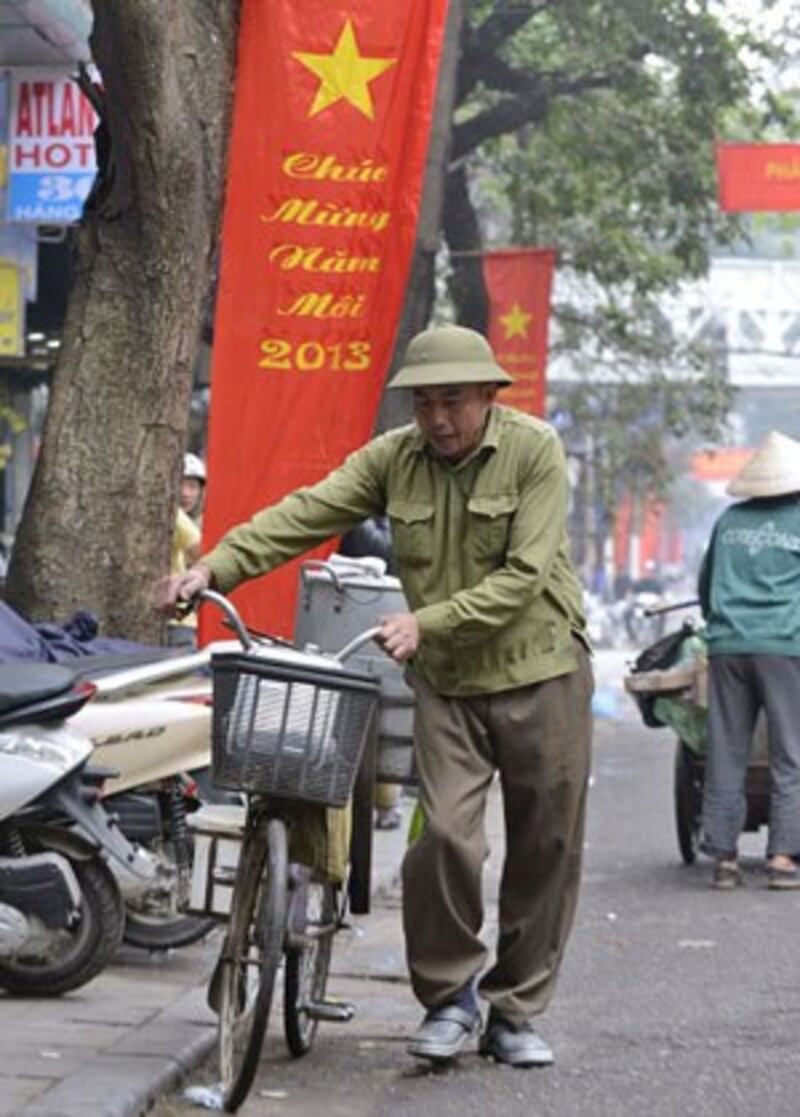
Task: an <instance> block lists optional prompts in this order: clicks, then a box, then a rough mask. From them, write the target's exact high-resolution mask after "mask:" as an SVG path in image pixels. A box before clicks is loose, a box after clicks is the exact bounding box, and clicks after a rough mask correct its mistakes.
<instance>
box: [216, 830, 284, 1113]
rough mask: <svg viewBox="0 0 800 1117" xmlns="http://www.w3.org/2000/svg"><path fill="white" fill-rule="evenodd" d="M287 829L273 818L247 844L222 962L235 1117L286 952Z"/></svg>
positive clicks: (226, 1077) (227, 1095)
mask: <svg viewBox="0 0 800 1117" xmlns="http://www.w3.org/2000/svg"><path fill="white" fill-rule="evenodd" d="M286 903H287V839H286V826H285V825H284V823H283V822H282V821H281V820H280V819H278V818H271V819H269V821H268V822H267V825H266V828H264V827H263V826H262V825H258V823H256V825H255V826H253V827H252V828H248V830H247V831H246V834H245V838H244V842H243V843H242V853H241V859H240V865H239V871H238V873H237V876H236V885H235V888H234V894H233V902H232V905H231V919H230V924H229V927H228V933H227V935H226V937H225V942H224V943H223V947H222V954H221V957H220V967H221V972H220V974H219V978H218V980H219V995H220V1012H219V1040H218V1042H219V1069H220V1078H221V1082H222V1090H223V1104H224V1106H225V1109H226V1111H227V1112H228V1113H233V1112H235V1111H236V1110H237V1109H238V1108H239V1106H240V1105H241V1104H242V1102H243V1101H244V1099H245V1098H246V1097H247V1094H248V1091H249V1090H250V1087H251V1086H252V1084H253V1079H254V1077H255V1073H256V1069H257V1067H258V1061H259V1059H260V1057H261V1048H262V1045H263V1042H264V1035H265V1033H266V1030H267V1021H268V1019H269V1011H270V1007H271V1005H272V993H273V989H274V987H275V974H276V972H277V969H278V964H279V962H280V959H281V953H282V951H283V940H284V933H285V929H286Z"/></svg>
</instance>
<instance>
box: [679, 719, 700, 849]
mask: <svg viewBox="0 0 800 1117" xmlns="http://www.w3.org/2000/svg"><path fill="white" fill-rule="evenodd" d="M674 805H675V829H676V831H677V836H678V849H679V850H680V855H681V858H682V859H683V862H684V864H685V865H693V864H694V862H695V860H696V859H697V853H698V850H699V849H700V832H701V829H702V813H703V770H702V767H701V765H700V764H699V763H698V761H697V759H696V758H695V756H694V754H693V752H692V750H691V749H690V748H689V746H688V745H687V744H685V742H683V741H681V740H680V738H679V739H678V742H677V745H676V747H675V785H674Z"/></svg>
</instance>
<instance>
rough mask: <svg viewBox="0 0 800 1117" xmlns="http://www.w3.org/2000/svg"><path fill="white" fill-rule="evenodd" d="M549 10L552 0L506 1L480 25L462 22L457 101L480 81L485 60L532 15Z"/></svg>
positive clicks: (529, 19)
mask: <svg viewBox="0 0 800 1117" xmlns="http://www.w3.org/2000/svg"><path fill="white" fill-rule="evenodd" d="M550 7H552V0H539V2H538V3H520V0H506V2H502V0H501V2H500V3H498V4H496V5H495V8H494V10H493V11H492V14H491V15H489V16H487V17H486V19H485V20H484V21H483V23H481V24H480V25H479V26H477V27H475V26H474V25H473V24H470V23H467V22H465V23H464V28H463V32H462V41H461V65H460V67H459V75H458V100H459V101H461V100H463V99H464V98H465V97H466V96H467V95H468V94H469V93H470V92H471V91H472V90H473V89H474V88H475V86H476V85H477V84H478V82H479V81H481V80H482V68H483V65H484V63H485V60H486V58H487V57H493V56H494V55H495V54H496V52H497V51H498V50H499V49H500V47H501V46H502V45H503V43H505V42H507V41H508V39H510V38H513V36H514V35H516V33H517V31H519V30H520V29H521V28H522V27H524V26H525V25H526V24H527V23H529V22H530V21H531V20H532V19H533V18H534V16H537V15H539V14H540V13H541V12H544V11H547V9H548V8H550Z"/></svg>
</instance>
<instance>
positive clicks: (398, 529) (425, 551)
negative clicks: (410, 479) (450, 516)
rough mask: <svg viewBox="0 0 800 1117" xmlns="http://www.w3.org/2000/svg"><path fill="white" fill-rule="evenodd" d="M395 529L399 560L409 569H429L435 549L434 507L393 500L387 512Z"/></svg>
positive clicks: (420, 503)
mask: <svg viewBox="0 0 800 1117" xmlns="http://www.w3.org/2000/svg"><path fill="white" fill-rule="evenodd" d="M386 513H387V515H388V517H389V522H390V523H391V526H392V549H393V551H394V557H395V560H396V561H397V562H398V563H399V564H400V565H401V566H405V567H416V566H426V565H427V564H428V563H429V562H430V560H431V552H432V550H433V505H432V504H429V503H427V502H426V501H416V500H393V501H390V503H389V507H388V508H387V509H386Z"/></svg>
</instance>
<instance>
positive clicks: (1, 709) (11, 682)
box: [0, 662, 75, 714]
mask: <svg viewBox="0 0 800 1117" xmlns="http://www.w3.org/2000/svg"><path fill="white" fill-rule="evenodd" d="M74 682H75V675H74V673H73V672H72V671H70V669H69V668H68V667H62V666H61V665H60V664H58V663H36V662H31V663H28V662H22V663H0V714H5V713H8V712H9V711H10V710H16V709H17V708H18V707H20V706H30V705H31V704H32V703H34V702H43V701H44V700H45V699H47V698H54V697H55V696H56V695H57V694H63V693H64V691H67V690H69V689H70V688H71V687H72V685H73V683H74Z"/></svg>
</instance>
